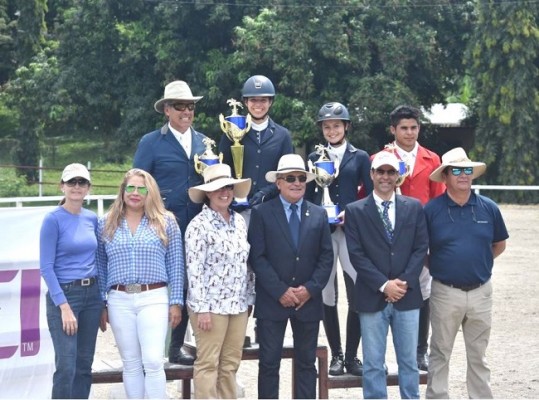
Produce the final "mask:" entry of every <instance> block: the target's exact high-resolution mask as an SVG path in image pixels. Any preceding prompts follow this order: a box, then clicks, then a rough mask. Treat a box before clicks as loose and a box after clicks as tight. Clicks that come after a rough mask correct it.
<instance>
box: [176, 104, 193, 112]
mask: <svg viewBox="0 0 539 400" xmlns="http://www.w3.org/2000/svg"><path fill="white" fill-rule="evenodd" d="M170 106H171V107H172V108H174V109H175V110H176V111H185V110H189V111H193V110H194V109H195V103H173V104H171V105H170Z"/></svg>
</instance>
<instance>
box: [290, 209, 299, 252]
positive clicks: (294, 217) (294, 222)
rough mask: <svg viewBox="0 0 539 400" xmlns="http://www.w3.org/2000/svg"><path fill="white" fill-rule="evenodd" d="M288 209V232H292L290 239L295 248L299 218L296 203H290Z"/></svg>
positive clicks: (297, 239)
mask: <svg viewBox="0 0 539 400" xmlns="http://www.w3.org/2000/svg"><path fill="white" fill-rule="evenodd" d="M290 210H291V211H292V212H291V214H290V220H289V221H288V224H289V225H290V233H291V234H292V240H293V241H294V245H295V246H296V248H298V241H299V218H298V213H297V210H298V205H297V204H290Z"/></svg>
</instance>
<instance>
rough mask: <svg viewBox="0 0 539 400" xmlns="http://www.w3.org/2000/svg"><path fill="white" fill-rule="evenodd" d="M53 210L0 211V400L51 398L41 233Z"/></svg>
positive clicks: (51, 362)
mask: <svg viewBox="0 0 539 400" xmlns="http://www.w3.org/2000/svg"><path fill="white" fill-rule="evenodd" d="M53 208H54V207H26V208H0V388H1V389H0V398H36V399H37V398H50V397H51V389H52V374H53V372H54V349H53V346H52V341H51V338H50V334H49V330H48V327H47V316H46V310H45V293H46V292H47V287H46V285H45V282H44V281H43V280H42V278H41V275H40V273H39V231H40V228H41V222H42V221H43V218H44V216H45V214H46V213H48V212H50V211H51V210H52V209H53Z"/></svg>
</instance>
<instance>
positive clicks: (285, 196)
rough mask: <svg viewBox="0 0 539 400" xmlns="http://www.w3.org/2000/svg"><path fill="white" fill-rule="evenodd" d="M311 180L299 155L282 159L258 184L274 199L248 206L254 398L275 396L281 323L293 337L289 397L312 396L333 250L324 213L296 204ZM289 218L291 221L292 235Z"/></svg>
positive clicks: (307, 205)
mask: <svg viewBox="0 0 539 400" xmlns="http://www.w3.org/2000/svg"><path fill="white" fill-rule="evenodd" d="M313 179H314V174H312V173H310V172H306V171H305V163H304V161H303V159H302V158H301V156H299V155H297V154H287V155H284V156H282V157H281V159H280V160H279V164H278V167H277V171H269V172H268V173H267V174H266V180H268V181H269V182H274V183H276V185H277V188H278V189H279V196H278V197H275V198H274V199H272V200H270V201H268V202H265V203H263V204H260V205H258V206H256V207H254V208H253V210H252V214H251V222H250V226H249V243H250V244H251V251H250V255H249V261H250V263H251V267H252V269H253V270H254V272H255V276H256V301H255V312H254V316H255V317H256V318H257V333H258V341H259V344H260V358H259V372H258V397H259V398H274V399H276V398H278V397H279V368H280V363H281V350H282V347H283V341H284V335H285V330H286V326H287V323H288V320H290V323H291V326H292V331H293V333H294V351H295V359H294V362H295V371H296V374H295V378H294V379H295V382H294V383H295V393H294V397H295V398H316V375H317V373H316V367H315V361H316V347H317V343H318V332H319V327H320V320H321V319H322V296H321V293H322V289H323V288H324V287H325V285H326V283H327V281H328V279H329V274H330V272H331V267H332V264H333V249H332V245H331V235H330V230H329V225H328V223H327V213H326V211H325V210H324V209H323V208H322V207H320V206H317V205H315V204H312V203H310V202H308V201H306V200H304V199H303V196H304V194H305V187H306V182H308V181H311V180H313ZM296 208H297V209H296ZM295 209H296V210H295ZM292 213H295V214H294V215H293V214H292ZM293 219H295V220H296V221H297V220H298V219H299V222H297V224H298V228H297V230H296V235H294V234H293V230H294V228H293V226H294V222H293V221H292V220H293ZM294 237H296V240H297V243H296V241H295V240H294Z"/></svg>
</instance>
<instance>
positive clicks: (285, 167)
mask: <svg viewBox="0 0 539 400" xmlns="http://www.w3.org/2000/svg"><path fill="white" fill-rule="evenodd" d="M288 172H305V173H306V174H307V182H310V181H312V180H313V179H314V178H315V177H316V174H314V173H312V172H308V171H307V170H306V169H305V161H303V158H301V156H300V155H299V154H285V155H284V156H282V157H281V158H280V159H279V164H277V171H268V172H266V180H267V181H268V182H275V181H276V180H277V175H278V174H286V173H288Z"/></svg>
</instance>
